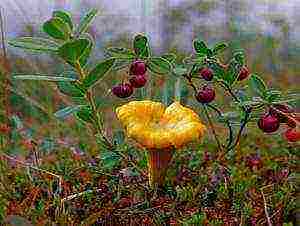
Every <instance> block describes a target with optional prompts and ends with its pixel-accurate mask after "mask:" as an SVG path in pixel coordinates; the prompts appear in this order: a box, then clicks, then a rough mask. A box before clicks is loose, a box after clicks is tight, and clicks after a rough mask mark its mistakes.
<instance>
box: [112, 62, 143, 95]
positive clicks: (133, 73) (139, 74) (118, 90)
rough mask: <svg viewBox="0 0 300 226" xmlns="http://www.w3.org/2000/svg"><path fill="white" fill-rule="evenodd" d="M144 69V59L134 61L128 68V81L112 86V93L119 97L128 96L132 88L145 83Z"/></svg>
mask: <svg viewBox="0 0 300 226" xmlns="http://www.w3.org/2000/svg"><path fill="white" fill-rule="evenodd" d="M146 71H147V67H146V64H145V62H144V61H142V60H136V61H134V62H133V63H132V64H131V65H130V69H129V76H130V77H129V82H125V83H124V82H123V83H121V84H118V85H115V86H113V87H112V93H113V94H114V95H115V96H117V97H119V98H127V97H130V96H131V95H132V94H133V89H134V88H141V87H143V86H144V85H145V84H146V83H147V78H146Z"/></svg>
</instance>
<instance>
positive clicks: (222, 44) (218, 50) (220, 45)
mask: <svg viewBox="0 0 300 226" xmlns="http://www.w3.org/2000/svg"><path fill="white" fill-rule="evenodd" d="M227 48H228V44H227V43H225V42H220V43H217V44H216V45H215V46H214V48H213V50H212V51H213V55H217V54H220V53H222V52H223V51H224V50H226V49H227Z"/></svg>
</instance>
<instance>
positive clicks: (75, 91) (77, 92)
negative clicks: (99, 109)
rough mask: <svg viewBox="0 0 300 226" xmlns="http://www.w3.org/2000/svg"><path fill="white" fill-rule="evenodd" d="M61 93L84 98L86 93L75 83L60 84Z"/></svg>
mask: <svg viewBox="0 0 300 226" xmlns="http://www.w3.org/2000/svg"><path fill="white" fill-rule="evenodd" d="M57 86H58V89H59V91H60V92H62V93H63V94H65V95H67V96H71V97H84V91H82V90H81V89H79V88H78V86H76V84H75V83H74V82H58V84H57Z"/></svg>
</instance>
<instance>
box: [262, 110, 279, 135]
mask: <svg viewBox="0 0 300 226" xmlns="http://www.w3.org/2000/svg"><path fill="white" fill-rule="evenodd" d="M279 125H280V122H279V119H278V118H277V117H276V116H274V115H272V114H267V115H264V116H262V117H261V118H260V119H259V121H258V127H259V128H260V129H261V130H262V131H264V132H265V133H272V132H275V131H276V130H278V128H279Z"/></svg>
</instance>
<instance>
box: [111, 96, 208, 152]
mask: <svg viewBox="0 0 300 226" xmlns="http://www.w3.org/2000/svg"><path fill="white" fill-rule="evenodd" d="M116 113H117V117H118V119H119V120H120V122H121V123H122V125H123V126H124V128H125V131H126V134H127V136H128V137H130V138H132V139H134V140H136V141H137V142H138V143H139V144H141V145H143V146H144V147H146V148H148V149H169V148H179V147H182V146H184V145H186V144H187V143H190V142H192V141H197V140H199V139H200V138H201V137H202V136H203V134H204V131H205V130H206V127H205V126H204V125H203V124H202V123H201V121H200V118H199V116H198V115H197V114H196V113H195V112H194V111H193V110H192V109H190V108H187V107H184V106H182V105H181V104H180V103H179V102H174V103H173V104H171V105H170V106H169V107H167V108H165V106H164V105H163V104H162V103H159V102H153V101H149V100H144V101H132V102H129V103H127V104H125V105H123V106H121V107H118V108H117V109H116Z"/></svg>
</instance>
